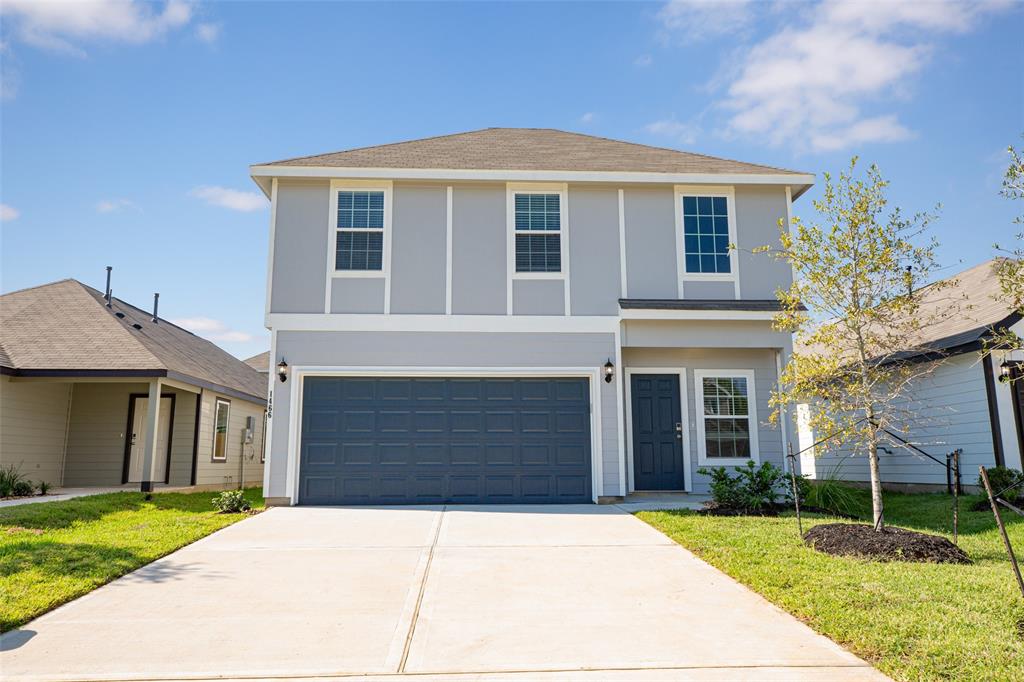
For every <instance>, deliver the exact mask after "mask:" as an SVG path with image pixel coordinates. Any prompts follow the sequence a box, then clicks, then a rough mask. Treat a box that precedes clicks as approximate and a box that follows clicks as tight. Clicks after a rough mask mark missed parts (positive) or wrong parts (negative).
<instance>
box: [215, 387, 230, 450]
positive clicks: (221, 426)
mask: <svg viewBox="0 0 1024 682" xmlns="http://www.w3.org/2000/svg"><path fill="white" fill-rule="evenodd" d="M230 416H231V403H230V402H229V401H227V400H225V399H224V398H217V402H216V403H215V409H214V413H213V461H215V462H223V461H225V460H227V458H228V420H229V418H230Z"/></svg>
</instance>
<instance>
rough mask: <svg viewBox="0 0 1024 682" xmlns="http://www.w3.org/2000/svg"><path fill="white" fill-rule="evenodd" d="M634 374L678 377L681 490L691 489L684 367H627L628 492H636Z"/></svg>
mask: <svg viewBox="0 0 1024 682" xmlns="http://www.w3.org/2000/svg"><path fill="white" fill-rule="evenodd" d="M634 374H675V375H678V377H679V423H680V424H682V425H683V438H682V441H683V491H684V492H692V491H693V476H692V475H691V474H690V418H689V415H690V407H689V401H688V399H687V395H686V393H687V391H686V368H685V367H627V368H626V372H625V375H626V376H625V381H624V384H625V389H626V396H625V400H624V401H623V402H624V403H625V406H626V428H625V431H626V472H627V473H626V475H627V477H628V480H629V492H631V493H632V492H636V480H635V479H636V471H635V470H634V469H633V375H634Z"/></svg>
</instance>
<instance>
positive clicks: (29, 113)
mask: <svg viewBox="0 0 1024 682" xmlns="http://www.w3.org/2000/svg"><path fill="white" fill-rule="evenodd" d="M1022 7H1024V5H1021V4H1020V3H1012V2H1000V1H998V0H997V1H995V2H985V3H975V4H966V3H952V4H947V3H943V2H918V3H899V4H887V3H878V2H875V3H848V2H840V3H827V4H814V3H798V2H760V3H758V2H743V1H739V2H731V3H725V4H722V3H718V4H714V5H711V4H709V3H706V2H702V1H700V0H687V1H680V2H673V3H668V4H665V3H583V2H575V3H565V4H558V3H496V2H495V3H492V2H488V3H484V2H479V3H465V4H463V3H431V2H417V3H400V4H384V3H375V4H362V3H328V2H318V3H287V4H285V3H271V2H260V3H248V2H230V3H229V2H221V3H185V2H173V1H172V2H171V3H166V4H165V3H155V4H147V5H140V4H136V3H131V2H127V1H126V0H125V1H122V0H96V1H92V2H83V3H80V4H78V5H75V6H74V7H67V6H64V7H59V6H54V5H52V4H49V3H39V2H29V1H28V0H5V2H4V4H3V5H2V10H0V11H2V12H3V15H2V16H0V40H2V45H0V60H2V67H3V74H2V75H3V93H2V94H3V97H2V100H0V136H2V137H0V164H2V165H0V172H2V176H0V183H2V184H0V203H2V205H3V206H2V209H0V217H2V218H3V222H2V227H0V230H2V232H0V249H2V254H0V258H2V260H0V266H2V272H0V286H2V289H3V291H5V292H6V291H11V290H15V289H19V288H23V287H28V286H34V285H37V284H41V283H45V282H49V281H52V280H56V279H61V278H65V277H74V278H77V279H79V280H82V281H83V282H86V283H88V284H92V285H93V286H95V287H97V288H102V286H103V275H104V270H103V268H104V266H105V265H113V266H114V268H115V270H114V290H115V294H116V295H117V296H119V297H123V298H125V299H127V300H129V301H131V302H134V303H136V304H137V305H142V306H146V305H148V303H149V301H150V300H151V299H152V293H153V292H154V291H159V292H161V308H160V310H161V314H162V315H163V316H165V317H168V318H170V319H174V320H184V321H186V322H185V324H186V326H189V327H191V328H192V329H193V330H194V331H196V332H198V333H200V334H202V335H204V336H207V337H208V338H211V339H213V340H214V341H216V342H217V343H219V344H220V345H222V346H223V347H224V348H226V349H227V350H229V351H230V352H232V353H235V354H236V355H238V356H240V357H246V356H248V355H251V354H254V353H256V352H259V351H262V350H264V349H265V348H266V346H267V345H268V337H267V334H266V331H265V330H264V329H263V327H262V323H263V319H262V315H263V297H264V292H265V284H264V277H265V268H266V251H267V244H266V242H267V232H268V221H269V211H268V210H267V202H266V200H265V199H263V198H262V195H260V194H259V191H258V189H257V188H256V186H255V185H254V184H253V183H252V181H251V180H250V179H249V177H248V166H249V164H251V163H258V162H265V161H270V160H275V159H279V158H285V157H289V156H296V155H301V154H313V153H320V152H326V151H333V150H338V149H344V148H349V147H356V146H363V145H372V144H379V143H384V142H391V141H397V140H402V139H412V138H418V137H425V136H429V135H438V134H445V133H450V132H458V131H462V130H472V129H477V128H483V127H488V126H536V127H552V128H560V129H565V130H574V131H578V132H584V133H590V134H594V135H601V136H607V137H613V138H618V139H624V140H632V141H637V142H643V143H648V144H656V145H662V146H669V147H676V148H680V149H687V150H692V151H698V152H702V153H707V154H712V155H717V156H725V157H729V158H738V159H742V160H746V161H753V162H758V163H766V164H770V165H777V166H782V167H787V168H795V169H798V170H804V171H809V172H814V173H818V174H819V176H820V174H821V173H822V172H823V171H829V170H831V171H838V170H840V169H842V168H843V167H844V166H845V164H846V163H847V162H848V161H849V158H850V156H851V155H852V154H855V153H856V154H859V155H860V156H861V157H862V159H863V160H864V161H866V162H875V163H877V164H878V165H879V166H880V167H881V169H882V172H883V174H884V175H885V176H886V177H887V178H888V179H890V180H891V181H892V187H891V192H890V197H891V199H892V203H893V204H895V205H899V206H901V207H903V208H904V209H905V210H907V211H917V210H926V209H931V208H932V207H934V205H935V204H936V203H939V202H941V203H942V204H943V208H942V211H941V217H940V219H939V220H938V222H937V223H936V224H935V227H934V233H935V235H936V236H937V237H938V239H939V240H940V242H941V244H942V246H941V249H940V257H941V260H942V262H943V264H944V265H946V266H948V272H949V273H950V274H951V273H952V272H955V271H956V270H957V269H959V268H961V267H966V266H969V265H973V264H975V263H978V262H980V261H982V260H985V259H987V258H989V257H991V255H992V253H993V252H992V248H991V247H992V243H993V242H996V241H1003V242H1006V241H1009V239H1010V238H1011V237H1012V235H1013V233H1014V230H1013V226H1012V222H1011V221H1012V217H1013V215H1014V214H1015V209H1014V207H1013V206H1012V205H1010V203H1009V202H1008V201H1006V200H1005V199H1002V198H1001V197H999V196H998V189H999V181H1000V178H1001V173H1002V170H1003V168H1005V165H1006V156H1005V152H1004V150H1005V148H1006V146H1007V145H1008V144H1011V143H1013V144H1016V143H1019V142H1020V141H1021V137H1020V136H1021V133H1022V132H1024V81H1022V76H1021V72H1020V68H1019V65H1020V61H1021V56H1022V55H1021V42H1020V36H1021V34H1022V29H1024V11H1022ZM820 185H821V183H820V179H819V185H818V187H817V188H816V189H815V190H812V192H811V193H809V194H808V195H805V197H803V198H801V199H800V200H799V201H798V202H797V203H796V205H795V207H794V212H795V214H797V215H800V216H801V217H804V218H811V217H813V208H812V207H811V202H810V201H809V199H810V198H812V197H814V196H817V194H818V190H820Z"/></svg>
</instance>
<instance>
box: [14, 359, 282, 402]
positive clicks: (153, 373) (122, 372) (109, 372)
mask: <svg viewBox="0 0 1024 682" xmlns="http://www.w3.org/2000/svg"><path fill="white" fill-rule="evenodd" d="M0 374H3V375H6V376H15V377H26V378H30V377H37V378H55V379H60V378H65V377H66V378H69V379H90V378H96V379H103V378H118V379H160V378H163V379H171V380H173V381H180V382H182V383H185V384H191V385H193V386H198V387H200V388H207V389H210V390H211V391H216V392H218V393H223V394H224V395H228V396H231V397H232V398H238V399H239V400H247V401H249V402H254V403H258V404H261V405H262V404H265V403H266V402H267V399H266V398H265V397H264V396H259V395H253V394H251V393H246V392H244V391H239V390H237V389H234V388H230V387H228V386H224V385H222V384H217V383H214V382H212V381H204V380H202V379H197V378H196V377H193V376H189V375H187V374H182V373H181V372H172V371H168V370H166V369H42V368H36V369H19V368H16V367H2V366H0Z"/></svg>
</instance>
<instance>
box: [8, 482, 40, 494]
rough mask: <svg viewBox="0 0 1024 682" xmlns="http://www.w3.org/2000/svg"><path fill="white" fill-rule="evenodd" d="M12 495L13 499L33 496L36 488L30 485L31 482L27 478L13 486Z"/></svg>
mask: <svg viewBox="0 0 1024 682" xmlns="http://www.w3.org/2000/svg"><path fill="white" fill-rule="evenodd" d="M12 494H13V495H14V496H15V497H28V496H29V495H35V494H36V487H35V486H34V485H32V481H30V480H28V479H27V478H23V479H21V480H20V481H18V482H17V483H15V484H14V491H13V493H12Z"/></svg>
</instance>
